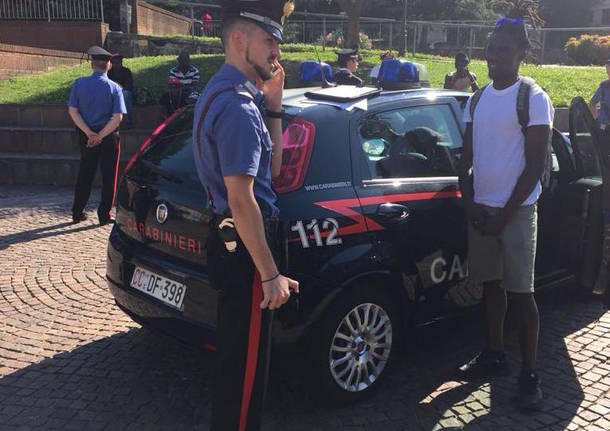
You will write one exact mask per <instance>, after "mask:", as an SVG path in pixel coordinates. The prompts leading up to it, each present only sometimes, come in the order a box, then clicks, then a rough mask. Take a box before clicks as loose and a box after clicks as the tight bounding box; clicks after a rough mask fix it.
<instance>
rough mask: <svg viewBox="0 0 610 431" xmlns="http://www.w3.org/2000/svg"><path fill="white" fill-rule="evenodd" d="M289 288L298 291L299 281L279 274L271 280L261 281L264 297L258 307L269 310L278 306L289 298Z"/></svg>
mask: <svg viewBox="0 0 610 431" xmlns="http://www.w3.org/2000/svg"><path fill="white" fill-rule="evenodd" d="M290 290H293V291H294V292H295V293H298V292H299V282H298V281H295V280H293V279H291V278H288V277H284V276H283V275H281V274H280V275H279V276H277V277H276V278H274V279H273V280H270V281H268V282H266V283H263V295H264V297H263V302H261V304H260V307H261V308H269V310H276V309H278V308H280V307H281V306H282V305H284V304H285V303H286V301H288V299H289V298H290Z"/></svg>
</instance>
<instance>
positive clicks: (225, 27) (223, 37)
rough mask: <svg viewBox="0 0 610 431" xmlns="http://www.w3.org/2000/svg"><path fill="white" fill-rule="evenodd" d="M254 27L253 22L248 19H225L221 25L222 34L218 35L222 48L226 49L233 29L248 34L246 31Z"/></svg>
mask: <svg viewBox="0 0 610 431" xmlns="http://www.w3.org/2000/svg"><path fill="white" fill-rule="evenodd" d="M254 25H256V24H255V23H254V22H252V21H250V20H249V19H243V18H240V17H231V18H226V19H225V20H224V21H223V23H222V33H221V34H220V41H221V42H222V46H224V47H225V49H226V48H227V43H228V41H229V36H231V33H232V32H233V30H235V29H239V30H241V31H243V32H244V33H248V31H249V30H250V29H251V28H252V26H254Z"/></svg>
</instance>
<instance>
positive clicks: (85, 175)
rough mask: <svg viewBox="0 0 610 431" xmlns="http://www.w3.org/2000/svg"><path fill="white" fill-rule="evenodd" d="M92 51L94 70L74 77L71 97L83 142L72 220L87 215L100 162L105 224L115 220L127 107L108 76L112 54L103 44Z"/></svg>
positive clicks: (101, 210) (71, 110)
mask: <svg viewBox="0 0 610 431" xmlns="http://www.w3.org/2000/svg"><path fill="white" fill-rule="evenodd" d="M88 54H89V55H90V56H91V68H92V69H93V73H92V74H91V75H89V76H86V77H83V78H78V79H77V80H76V81H74V84H73V85H72V90H71V91H70V100H69V101H68V114H69V115H70V118H72V121H73V122H74V124H75V125H76V127H77V132H78V142H79V146H80V166H79V168H78V178H77V180H76V187H75V188H74V205H73V206H72V221H73V222H74V223H79V222H81V221H83V220H85V219H86V218H87V216H86V215H85V212H84V210H85V206H86V205H87V201H88V200H89V195H90V194H91V185H92V184H93V179H94V178H95V173H96V171H97V165H98V164H99V165H100V167H101V170H102V199H101V201H100V204H99V207H98V209H97V217H98V220H99V223H100V225H101V226H103V225H105V224H108V223H110V222H112V219H111V218H110V210H111V209H112V204H113V202H114V195H115V191H116V180H117V175H118V171H119V155H120V153H121V140H120V137H119V125H120V124H121V120H122V119H123V114H125V113H126V112H127V110H126V109H125V101H124V100H123V90H122V89H121V86H120V85H119V84H117V83H116V82H114V81H111V80H110V79H108V76H107V73H108V70H110V67H111V65H110V58H111V57H112V54H110V53H109V52H108V51H106V50H105V49H103V48H100V47H99V46H92V47H91V48H89V50H88Z"/></svg>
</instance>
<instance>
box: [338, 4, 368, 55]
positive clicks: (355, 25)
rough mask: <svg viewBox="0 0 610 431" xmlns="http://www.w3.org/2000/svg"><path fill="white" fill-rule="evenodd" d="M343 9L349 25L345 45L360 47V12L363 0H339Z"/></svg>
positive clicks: (347, 46)
mask: <svg viewBox="0 0 610 431" xmlns="http://www.w3.org/2000/svg"><path fill="white" fill-rule="evenodd" d="M337 1H338V2H339V4H340V5H341V9H343V11H345V13H346V15H347V26H346V27H345V34H344V37H345V47H346V48H358V47H359V45H360V13H361V11H362V0H337Z"/></svg>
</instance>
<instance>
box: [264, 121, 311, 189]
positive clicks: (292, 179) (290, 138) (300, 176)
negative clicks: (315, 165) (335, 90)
mask: <svg viewBox="0 0 610 431" xmlns="http://www.w3.org/2000/svg"><path fill="white" fill-rule="evenodd" d="M315 135H316V126H315V125H314V124H313V123H311V122H309V121H305V120H303V119H301V118H295V119H293V120H292V121H291V122H290V124H289V125H288V126H287V127H286V129H285V130H284V134H283V135H282V169H281V171H280V175H279V176H278V177H277V178H275V179H274V180H273V186H274V187H275V190H276V191H277V192H278V193H287V192H291V191H293V190H297V189H298V188H300V187H301V186H302V185H303V181H305V175H306V174H307V168H308V167H309V160H310V159H311V152H312V150H313V142H314V138H315Z"/></svg>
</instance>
